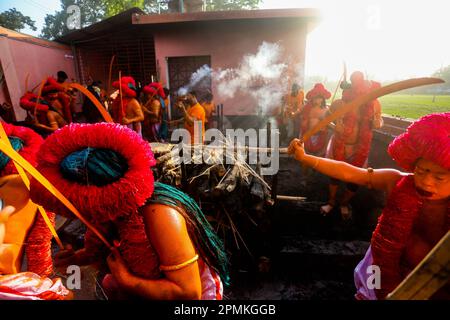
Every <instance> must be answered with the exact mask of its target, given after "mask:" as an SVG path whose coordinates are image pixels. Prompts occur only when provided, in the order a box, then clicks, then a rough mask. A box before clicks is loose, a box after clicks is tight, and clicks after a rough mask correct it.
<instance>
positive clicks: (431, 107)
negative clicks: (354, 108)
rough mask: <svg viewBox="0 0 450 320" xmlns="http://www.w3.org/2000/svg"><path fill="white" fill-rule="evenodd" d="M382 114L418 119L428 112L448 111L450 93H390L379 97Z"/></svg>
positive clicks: (449, 109)
mask: <svg viewBox="0 0 450 320" xmlns="http://www.w3.org/2000/svg"><path fill="white" fill-rule="evenodd" d="M380 102H381V107H382V110H383V114H387V115H391V116H397V117H402V118H411V119H418V118H420V117H421V116H424V115H426V114H429V113H436V112H446V111H447V112H448V111H450V95H445V96H444V95H442V96H435V100H434V102H433V95H411V94H391V95H387V96H384V97H381V98H380Z"/></svg>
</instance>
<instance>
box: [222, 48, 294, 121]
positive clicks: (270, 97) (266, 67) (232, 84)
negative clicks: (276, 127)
mask: <svg viewBox="0 0 450 320" xmlns="http://www.w3.org/2000/svg"><path fill="white" fill-rule="evenodd" d="M282 52H283V50H282V48H281V46H280V45H279V44H276V43H268V42H263V43H262V44H261V45H260V46H259V48H258V52H257V53H256V54H254V55H250V54H249V55H246V56H244V58H243V59H242V62H241V63H240V64H239V67H238V68H232V69H226V70H219V71H217V72H215V76H214V80H215V81H216V83H217V92H218V94H219V96H220V97H221V98H232V97H234V96H235V94H236V93H238V92H243V93H247V94H250V95H251V96H253V98H254V99H255V101H256V103H257V104H258V107H259V108H260V109H261V111H262V112H263V113H267V112H268V111H269V110H270V109H271V108H274V107H277V106H279V105H280V103H281V99H282V97H283V95H284V94H285V92H286V88H287V81H288V79H287V78H286V77H284V76H283V75H284V73H285V72H286V69H287V63H285V62H283V61H281V58H282V56H281V55H282Z"/></svg>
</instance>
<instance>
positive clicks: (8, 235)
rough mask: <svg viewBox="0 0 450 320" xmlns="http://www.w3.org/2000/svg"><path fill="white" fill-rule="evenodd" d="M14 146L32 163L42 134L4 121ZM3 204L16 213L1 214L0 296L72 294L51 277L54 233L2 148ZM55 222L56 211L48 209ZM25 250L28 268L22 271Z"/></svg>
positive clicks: (22, 297)
mask: <svg viewBox="0 0 450 320" xmlns="http://www.w3.org/2000/svg"><path fill="white" fill-rule="evenodd" d="M2 125H3V128H4V129H5V132H6V134H7V136H8V138H9V141H10V143H11V145H12V147H13V148H14V149H15V150H16V151H17V152H18V153H19V154H20V155H21V156H22V157H23V158H25V160H27V161H29V162H30V163H31V164H32V165H36V154H37V151H38V150H39V147H40V146H41V144H42V138H41V137H40V136H39V135H38V134H36V133H35V132H34V131H33V130H31V129H29V128H23V127H16V126H13V125H10V124H7V123H3V122H2ZM0 206H1V207H3V206H5V207H9V208H10V209H9V210H11V207H13V208H14V210H15V212H14V214H12V215H10V216H9V217H5V216H3V218H0V219H1V220H2V221H0V224H2V226H1V228H0V229H1V230H0V232H1V233H2V234H3V235H0V238H2V241H1V243H0V299H15V300H16V299H17V300H42V299H44V300H61V299H67V298H70V294H69V291H68V290H67V289H66V288H64V286H63V285H62V283H61V280H59V279H54V280H51V279H48V278H46V277H48V276H51V275H52V274H53V262H52V257H51V239H52V234H51V232H50V230H49V229H48V227H47V225H46V223H45V221H44V219H43V217H42V216H41V215H40V214H39V213H38V212H37V206H36V204H34V203H33V202H32V201H31V200H30V197H29V191H28V189H27V187H26V186H25V184H24V182H23V181H22V178H21V177H20V176H19V175H18V174H17V170H16V167H15V165H14V163H13V161H11V160H10V159H9V157H7V156H6V155H5V154H4V153H2V152H0ZM48 216H49V218H50V221H51V222H52V223H54V220H55V214H53V213H50V212H49V213H48ZM24 253H25V254H26V257H27V272H23V273H20V271H21V268H22V265H23V256H24Z"/></svg>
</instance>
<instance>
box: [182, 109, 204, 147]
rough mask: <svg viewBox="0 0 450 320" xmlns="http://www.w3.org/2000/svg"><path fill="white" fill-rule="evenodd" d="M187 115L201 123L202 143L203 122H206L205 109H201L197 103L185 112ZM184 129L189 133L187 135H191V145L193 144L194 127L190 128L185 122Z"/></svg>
mask: <svg viewBox="0 0 450 320" xmlns="http://www.w3.org/2000/svg"><path fill="white" fill-rule="evenodd" d="M187 113H188V115H189V116H190V117H194V118H195V120H197V121H201V122H202V139H201V141H202V142H203V139H204V137H205V122H206V113H205V109H203V107H202V106H201V104H200V103H197V104H195V105H193V106H192V107H190V108H189V109H188V110H187ZM184 128H185V129H186V130H187V131H189V133H190V135H191V143H193V142H194V125H192V126H191V125H189V124H188V123H187V122H186V121H185V122H184Z"/></svg>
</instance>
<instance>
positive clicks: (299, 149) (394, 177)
mask: <svg viewBox="0 0 450 320" xmlns="http://www.w3.org/2000/svg"><path fill="white" fill-rule="evenodd" d="M288 152H289V154H291V155H293V156H294V157H295V159H296V160H297V161H299V162H301V163H304V164H306V165H307V166H309V167H312V168H313V169H314V170H317V171H319V172H320V173H323V174H324V175H327V176H329V177H332V178H335V179H338V180H341V181H344V182H349V183H354V184H358V185H363V186H366V187H368V188H374V189H378V190H384V191H386V192H388V193H389V192H390V191H391V190H392V188H393V187H394V186H395V185H396V183H397V182H398V180H399V179H400V178H402V177H404V176H407V175H408V174H407V173H403V172H400V171H398V170H395V169H376V170H368V169H363V168H358V167H355V166H352V165H351V164H348V163H346V162H342V161H336V160H332V159H326V158H320V157H315V156H312V155H308V154H306V153H305V150H304V147H303V144H302V143H301V141H300V140H299V139H294V140H292V142H291V144H290V145H289V149H288Z"/></svg>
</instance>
